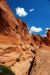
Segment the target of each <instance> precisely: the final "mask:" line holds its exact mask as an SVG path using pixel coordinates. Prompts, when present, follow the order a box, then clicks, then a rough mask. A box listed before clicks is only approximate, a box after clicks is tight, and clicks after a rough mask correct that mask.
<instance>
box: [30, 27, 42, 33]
mask: <svg viewBox="0 0 50 75" xmlns="http://www.w3.org/2000/svg"><path fill="white" fill-rule="evenodd" d="M41 31H42V28H37V27H34V26H32V27H31V28H30V30H29V33H33V32H41Z"/></svg>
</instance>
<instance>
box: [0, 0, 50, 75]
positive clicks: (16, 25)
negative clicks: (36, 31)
mask: <svg viewBox="0 0 50 75" xmlns="http://www.w3.org/2000/svg"><path fill="white" fill-rule="evenodd" d="M49 46H50V30H48V33H47V37H44V38H42V37H41V36H40V35H38V36H35V35H31V34H29V31H28V28H27V25H26V23H24V22H22V21H21V20H20V19H16V18H15V16H14V15H13V13H12V11H11V9H10V8H9V6H8V4H7V2H6V1H5V0H0V65H5V66H7V67H8V68H10V69H12V71H13V72H14V73H15V75H49V74H50V67H49V66H50V65H49V64H50V61H49V60H50V51H49V49H50V47H49ZM46 49H47V50H46ZM46 61H47V62H46ZM46 65H48V66H46ZM39 67H40V68H39ZM43 69H44V70H43Z"/></svg>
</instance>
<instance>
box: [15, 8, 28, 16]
mask: <svg viewBox="0 0 50 75" xmlns="http://www.w3.org/2000/svg"><path fill="white" fill-rule="evenodd" d="M16 14H17V15H18V16H20V17H24V16H26V15H27V14H28V13H27V12H26V11H25V9H24V8H22V7H21V8H20V7H17V8H16Z"/></svg>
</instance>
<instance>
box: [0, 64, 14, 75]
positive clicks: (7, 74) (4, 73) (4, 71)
mask: <svg viewBox="0 0 50 75" xmlns="http://www.w3.org/2000/svg"><path fill="white" fill-rule="evenodd" d="M0 75H15V74H14V73H13V72H12V71H11V70H10V69H9V68H8V67H5V66H2V65H0Z"/></svg>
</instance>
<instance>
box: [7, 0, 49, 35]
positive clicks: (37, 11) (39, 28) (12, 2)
mask: <svg viewBox="0 0 50 75" xmlns="http://www.w3.org/2000/svg"><path fill="white" fill-rule="evenodd" d="M7 2H8V4H9V6H10V8H11V9H12V11H13V13H14V15H15V16H16V17H17V18H20V19H21V20H23V21H24V22H26V23H27V26H28V28H29V29H30V32H31V33H33V34H41V35H42V36H45V33H46V32H47V30H48V29H50V0H7Z"/></svg>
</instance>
